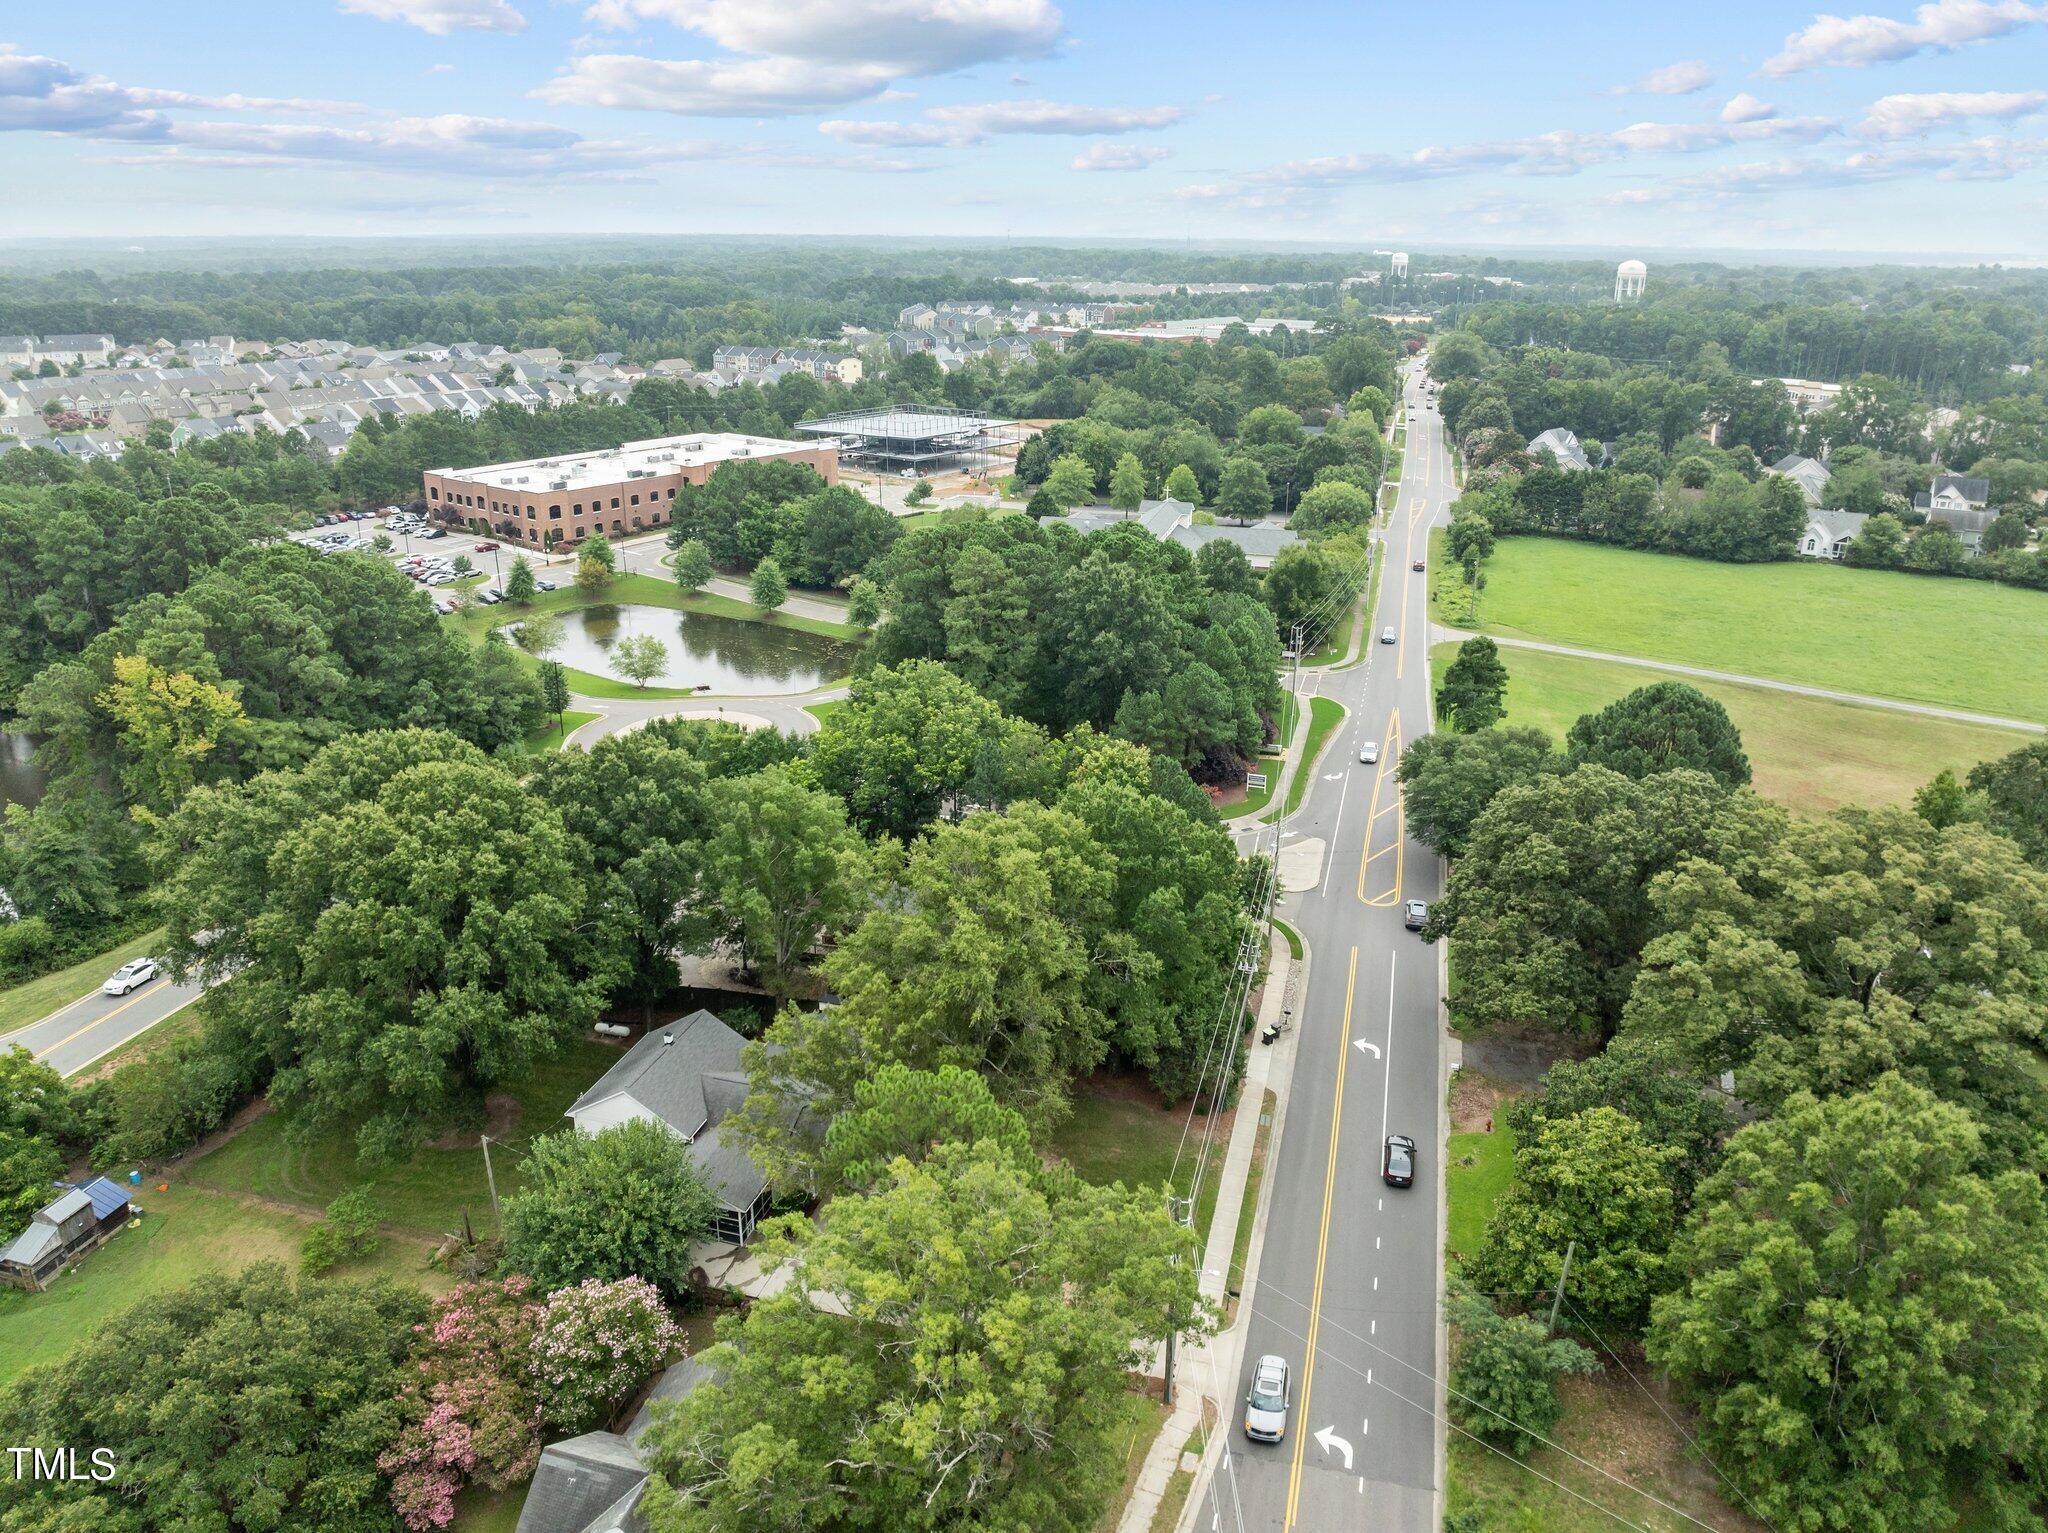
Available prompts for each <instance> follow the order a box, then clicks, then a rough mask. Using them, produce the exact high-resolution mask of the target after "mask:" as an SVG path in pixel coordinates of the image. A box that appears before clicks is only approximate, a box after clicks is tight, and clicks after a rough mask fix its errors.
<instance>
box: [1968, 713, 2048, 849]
mask: <svg viewBox="0 0 2048 1533" xmlns="http://www.w3.org/2000/svg"><path fill="white" fill-rule="evenodd" d="M1970 788H1971V790H1972V791H1973V792H1977V793H1981V794H1983V795H1984V802H1985V804H1986V806H1987V808H1988V810H1989V813H1990V820H1991V827H1992V829H1994V830H1996V831H1997V832H1998V833H1999V834H2000V835H2004V836H2010V837H2011V838H2012V839H2013V840H2014V841H2016V842H2018V843H2019V848H2020V851H2021V852H2022V853H2024V854H2025V856H2026V857H2027V860H2028V861H2030V862H2033V863H2035V864H2037V865H2039V866H2042V867H2048V741H2039V740H2037V741H2035V742H2034V743H2033V744H2032V745H2023V746H2021V747H2020V748H2019V749H2018V750H2016V751H2013V752H2012V753H2011V754H2009V755H2005V756H2000V757H1998V758H1997V759H1996V760H1993V761H1980V762H1978V763H1977V765H1975V766H1973V767H1971V768H1970Z"/></svg>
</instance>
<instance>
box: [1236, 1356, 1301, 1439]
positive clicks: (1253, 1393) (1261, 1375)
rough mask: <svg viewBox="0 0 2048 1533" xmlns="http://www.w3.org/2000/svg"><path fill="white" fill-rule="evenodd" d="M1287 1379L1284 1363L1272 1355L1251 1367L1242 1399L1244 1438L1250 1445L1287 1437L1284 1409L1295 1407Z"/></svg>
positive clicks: (1282, 1358)
mask: <svg viewBox="0 0 2048 1533" xmlns="http://www.w3.org/2000/svg"><path fill="white" fill-rule="evenodd" d="M1287 1375H1288V1368H1287V1359H1286V1358H1284V1357H1280V1356H1278V1355H1276V1354H1274V1353H1271V1352H1269V1353H1267V1354H1266V1355H1265V1356H1264V1357H1262V1358H1260V1359H1259V1360H1258V1362H1257V1363H1256V1364H1255V1365H1254V1366H1253V1368H1252V1385H1251V1388H1250V1389H1248V1390H1246V1391H1245V1397H1244V1435H1245V1436H1247V1437H1249V1438H1250V1439H1251V1440H1252V1441H1253V1442H1260V1443H1276V1442H1279V1441H1280V1440H1281V1439H1282V1438H1284V1437H1285V1436H1286V1435H1287V1408H1288V1407H1289V1406H1290V1405H1292V1404H1293V1403H1294V1391H1293V1389H1292V1388H1291V1387H1290V1386H1291V1381H1290V1380H1289V1378H1288V1376H1287Z"/></svg>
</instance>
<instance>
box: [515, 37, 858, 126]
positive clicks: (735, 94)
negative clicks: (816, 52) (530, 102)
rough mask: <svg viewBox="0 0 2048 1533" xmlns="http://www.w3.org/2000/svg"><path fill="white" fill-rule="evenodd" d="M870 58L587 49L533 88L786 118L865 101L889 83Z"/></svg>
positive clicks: (553, 96) (546, 94) (639, 107)
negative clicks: (656, 55)
mask: <svg viewBox="0 0 2048 1533" xmlns="http://www.w3.org/2000/svg"><path fill="white" fill-rule="evenodd" d="M889 79H890V76H889V74H888V73H887V72H885V71H882V70H878V69H876V68H875V67H874V66H872V65H864V64H849V65H831V64H814V63H811V62H809V61H807V60H803V59H790V58H763V59H725V60H716V59H650V58H642V57H641V56H639V55H637V54H630V53H586V54H584V55H583V56H582V57H580V58H575V59H571V60H570V61H569V62H568V63H567V64H566V65H564V66H563V67H562V69H561V70H560V71H559V72H558V73H557V74H556V75H555V77H554V78H553V79H551V80H549V81H548V82H547V83H546V84H545V85H543V86H541V87H540V88H539V89H538V90H536V91H534V92H533V94H534V95H535V96H536V97H538V98H539V99H540V100H542V101H547V102H551V103H553V104H555V105H557V106H603V107H620V108H625V109H627V110H634V111H643V112H675V113H678V114H680V115H682V116H686V117H789V116H795V115H799V114H803V113H808V112H818V111H824V110H827V109H828V108H831V107H837V106H848V105H850V104H852V103H854V102H857V101H871V100H873V99H874V98H875V97H877V96H878V95H880V94H881V92H882V90H883V88H884V87H885V86H886V85H887V84H888V83H889Z"/></svg>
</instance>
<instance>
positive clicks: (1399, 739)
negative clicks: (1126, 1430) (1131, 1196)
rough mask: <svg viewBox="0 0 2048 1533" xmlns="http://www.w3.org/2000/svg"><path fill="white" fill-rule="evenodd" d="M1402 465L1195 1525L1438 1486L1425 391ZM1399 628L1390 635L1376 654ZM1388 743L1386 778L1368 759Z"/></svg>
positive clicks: (1334, 680) (1302, 831)
mask: <svg viewBox="0 0 2048 1533" xmlns="http://www.w3.org/2000/svg"><path fill="white" fill-rule="evenodd" d="M1407 392H1408V403H1409V416H1408V438H1407V450H1406V452H1407V456H1406V472H1405V474H1404V477H1403V479H1402V485H1401V492H1400V497H1399V499H1398V500H1397V502H1396V504H1395V508H1394V512H1393V515H1392V517H1391V519H1390V523H1389V528H1388V532H1387V535H1386V543H1385V550H1386V552H1385V557H1386V560H1387V563H1386V566H1385V572H1384V574H1383V575H1382V577H1381V583H1380V593H1379V599H1378V607H1377V610H1376V611H1375V612H1374V613H1373V614H1372V618H1371V626H1370V628H1369V630H1368V631H1367V635H1366V638H1367V642H1368V648H1369V651H1370V663H1369V664H1367V665H1361V666H1358V667H1355V668H1353V669H1351V670H1347V671H1331V672H1326V673H1324V674H1323V675H1322V676H1321V677H1320V678H1319V686H1318V688H1317V691H1318V693H1319V695H1321V696H1324V697H1332V698H1335V699H1336V700H1337V701H1338V702H1340V703H1342V704H1343V705H1344V707H1345V709H1346V711H1347V717H1346V720H1345V724H1344V727H1343V728H1342V729H1341V730H1340V731H1339V732H1338V734H1337V736H1336V737H1335V739H1334V741H1333V743H1332V745H1331V746H1330V748H1329V751H1328V753H1327V754H1326V755H1325V757H1324V759H1323V762H1322V764H1321V766H1320V768H1319V770H1318V773H1317V777H1316V781H1315V782H1314V784H1313V785H1312V786H1311V788H1310V790H1309V793H1308V796H1307V798H1306V799H1305V800H1304V802H1303V804H1302V806H1301V808H1300V809H1299V810H1297V811H1296V813H1295V815H1294V817H1293V818H1292V820H1290V821H1289V823H1288V826H1287V831H1288V833H1289V839H1290V840H1294V839H1297V838H1303V837H1320V838H1322V839H1323V840H1324V841H1325V842H1326V843H1327V848H1328V850H1327V852H1326V855H1325V858H1324V863H1323V877H1322V881H1321V883H1320V884H1319V886H1318V887H1317V888H1316V889H1314V890H1311V891H1308V892H1306V893H1302V894H1295V895H1290V896H1289V897H1288V898H1287V899H1286V900H1285V901H1284V902H1283V903H1282V905H1281V911H1282V914H1283V915H1284V916H1285V917H1286V919H1287V920H1288V921H1289V922H1291V923H1292V924H1293V925H1294V926H1295V927H1296V929H1297V930H1299V931H1300V932H1301V933H1302V935H1303V936H1304V937H1305V938H1306V939H1307V942H1308V945H1309V949H1310V953H1311V958H1310V967H1309V978H1308V988H1307V993H1306V995H1305V996H1304V997H1303V998H1302V1000H1301V1002H1300V1003H1299V1007H1300V1013H1301V1014H1300V1019H1299V1022H1298V1024H1297V1025H1298V1027H1299V1029H1300V1033H1299V1037H1298V1041H1297V1045H1296V1047H1297V1052H1296V1057H1295V1065H1294V1072H1293V1077H1292V1080H1291V1083H1290V1084H1289V1086H1288V1088H1287V1089H1288V1101H1287V1106H1286V1110H1285V1117H1284V1120H1283V1122H1282V1124H1281V1130H1280V1143H1279V1147H1278V1151H1277V1154H1276V1157H1275V1160H1274V1170H1273V1176H1274V1183H1273V1191H1272V1200H1271V1205H1270V1210H1269V1213H1268V1217H1267V1221H1266V1225H1265V1232H1264V1238H1263V1242H1262V1245H1261V1247H1260V1252H1259V1255H1258V1259H1257V1264H1256V1270H1255V1276H1254V1278H1253V1281H1252V1283H1251V1285H1250V1286H1249V1287H1248V1288H1247V1290H1246V1292H1245V1295H1244V1298H1245V1301H1246V1302H1247V1303H1248V1304H1249V1306H1250V1309H1251V1318H1250V1321H1249V1324H1248V1330H1247V1333H1246V1338H1245V1344H1244V1349H1243V1357H1242V1366H1241V1368H1240V1372H1239V1377H1238V1380H1237V1384H1236V1392H1235V1394H1234V1395H1233V1397H1232V1398H1231V1399H1229V1400H1225V1401H1223V1402H1220V1403H1221V1405H1222V1407H1223V1409H1224V1411H1225V1419H1226V1421H1227V1422H1228V1423H1229V1425H1230V1430H1231V1438H1230V1452H1229V1455H1228V1457H1227V1459H1226V1460H1225V1462H1224V1463H1223V1465H1222V1466H1221V1467H1220V1468H1219V1470H1218V1471H1217V1473H1216V1474H1215V1476H1214V1477H1213V1478H1212V1479H1211V1481H1210V1484H1209V1488H1208V1490H1207V1492H1206V1494H1205V1499H1204V1501H1203V1504H1202V1505H1201V1506H1199V1507H1198V1508H1197V1509H1196V1511H1195V1517H1194V1521H1193V1524H1192V1526H1193V1527H1194V1528H1196V1529H1198V1530H1201V1533H1212V1530H1213V1533H1240V1530H1243V1533H1285V1530H1291V1529H1303V1530H1314V1533H1320V1530H1324V1529H1345V1530H1351V1529H1404V1530H1405V1529H1427V1528H1433V1527H1434V1526H1435V1499H1436V1483H1437V1467H1436V1465H1437V1459H1436V1445H1437V1431H1436V1421H1435V1414H1434V1413H1435V1410H1436V1382H1435V1381H1436V1375H1437V1365H1438V1359H1437V1337H1438V1323H1437V1297H1438V1287H1439V1279H1438V1271H1439V1264H1440V1261H1441V1252H1442V1240H1441V1236H1440V1234H1439V1229H1438V1218H1439V1188H1440V1186H1441V1178H1442V1174H1443V1166H1442V1162H1441V1144H1442V1139H1443V1134H1442V1127H1443V1125H1442V1118H1443V1084H1442V1083H1443V1073H1442V1064H1441V1061H1440V1057H1439V1056H1440V1048H1439V1039H1440V1028H1439V1021H1438V998H1437V976H1438V964H1437V953H1436V950H1435V949H1434V948H1431V947H1427V946H1425V945H1424V944H1423V943H1422V942H1421V941H1420V940H1419V939H1418V938H1416V937H1415V936H1414V935H1413V934H1412V933H1410V932H1408V931H1407V930H1406V929H1405V928H1404V926H1403V924H1402V912H1401V903H1402V901H1404V900H1407V899H1423V900H1431V899H1434V898H1435V897H1436V894H1437V882H1438V878H1439V864H1438V862H1437V859H1436V857H1435V855H1434V854H1433V853H1431V852H1430V851H1429V850H1428V849H1427V848H1425V847H1422V846H1419V845H1411V844H1409V842H1408V841H1407V838H1406V826H1405V823H1404V817H1403V810H1402V805H1401V800H1400V792H1399V784H1398V783H1397V781H1396V779H1395V776H1394V765H1395V763H1396V761H1397V760H1398V758H1399V755H1400V750H1401V746H1402V745H1403V744H1404V743H1405V742H1407V741H1408V740H1412V739H1413V738H1415V736H1417V735H1418V734H1420V733H1422V732H1424V731H1426V730H1427V729H1428V728H1429V727H1430V707H1429V604H1428V591H1427V587H1426V584H1425V581H1426V580H1427V576H1426V575H1425V574H1420V573H1416V572H1414V571H1413V570H1412V569H1411V565H1412V563H1413V561H1414V560H1416V559H1419V558H1423V557H1424V556H1425V555H1426V553H1427V551H1428V528H1429V525H1430V523H1431V522H1432V521H1433V520H1435V519H1437V518H1439V517H1440V516H1441V515H1442V514H1443V512H1444V508H1445V507H1446V506H1447V505H1448V504H1449V501H1450V500H1451V498H1452V497H1453V495H1454V494H1455V490H1454V487H1453V483H1452V475H1451V463H1450V458H1449V456H1448V455H1447V453H1446V452H1445V449H1444V445H1443V431H1442V424H1441V422H1440V421H1439V419H1438V417H1437V415H1436V412H1435V411H1434V410H1433V409H1431V408H1429V407H1428V406H1427V404H1426V402H1425V401H1424V400H1423V398H1422V395H1421V393H1420V390H1419V388H1418V387H1417V386H1416V385H1415V384H1414V383H1413V382H1412V381H1411V382H1410V383H1409V385H1408V386H1407ZM1386 627H1392V628H1393V629H1394V631H1395V634H1396V637H1397V641H1398V642H1396V643H1394V644H1392V645H1383V644H1381V643H1380V642H1379V635H1380V632H1381V630H1382V629H1383V628H1386ZM1366 740H1377V741H1378V742H1379V743H1380V761H1379V764H1378V765H1376V766H1364V765H1361V764H1360V762H1359V760H1358V755H1359V746H1360V745H1361V744H1362V743H1363V742H1364V741H1366ZM1389 1132H1392V1133H1400V1134H1406V1135H1408V1136H1409V1137H1410V1138H1412V1139H1414V1140H1415V1141H1416V1143H1417V1145H1418V1146H1419V1147H1420V1148H1419V1152H1418V1164H1417V1168H1416V1169H1417V1175H1416V1183H1415V1186H1414V1187H1412V1188H1409V1189H1405V1190H1397V1189H1395V1188H1391V1187H1388V1186H1386V1185H1385V1184H1384V1183H1383V1182H1382V1181H1381V1179H1380V1150H1381V1144H1382V1142H1383V1139H1384V1137H1385V1135H1386V1134H1388V1133H1389ZM1268 1352H1273V1353H1278V1354H1280V1355H1281V1356H1282V1357H1285V1358H1286V1359H1288V1361H1289V1363H1290V1364H1291V1365H1292V1368H1293V1376H1294V1406H1293V1410H1292V1413H1291V1417H1290V1424H1289V1430H1288V1435H1287V1438H1286V1440H1285V1441H1284V1442H1281V1443H1279V1444H1277V1445H1272V1446H1267V1445H1262V1444H1257V1443H1252V1442H1250V1441H1248V1440H1247V1439H1246V1438H1245V1437H1244V1435H1243V1432H1242V1431H1241V1430H1240V1428H1241V1426H1242V1402H1243V1399H1244V1394H1245V1391H1246V1389H1247V1388H1248V1386H1249V1383H1250V1376H1251V1368H1252V1365H1253V1363H1254V1362H1255V1361H1256V1359H1257V1358H1258V1357H1259V1356H1260V1355H1261V1354H1264V1353H1268Z"/></svg>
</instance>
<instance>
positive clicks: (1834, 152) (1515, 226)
mask: <svg viewBox="0 0 2048 1533" xmlns="http://www.w3.org/2000/svg"><path fill="white" fill-rule="evenodd" d="M8 10H9V12H11V14H9V15H6V16H0V237H4V236H5V235H6V234H15V235H25V236H61V237H81V236H83V237H106V238H114V239H127V238H134V237H138V236H145V235H192V234H197V235H211V236H216V237H219V236H252V237H255V236H271V235H314V234H324V235H376V234H429V235H435V236H440V237H448V236H460V235H462V234H465V233H470V234H474V236H475V237H476V238H477V239H478V240H479V241H480V242H485V243H494V242H497V241H501V240H504V239H507V238H513V237H517V236H519V235H522V234H539V233H548V234H569V235H575V234H579V233H587V234H592V235H596V234H607V233H678V234H681V233H702V234H740V233H760V234H814V235H815V234H822V235H835V234H836V235H873V234H893V235H925V236H941V237H943V236H962V235H966V236H995V237H1008V238H1016V239H1038V238H1119V239H1126V238H1127V239H1147V240H1183V239H1188V240H1205V239H1233V240H1251V241H1273V242H1276V243H1277V242H1281V241H1290V242H1291V241H1304V240H1305V241H1315V242H1324V243H1332V244H1342V245H1347V246H1359V247H1365V248H1371V247H1373V246H1377V245H1386V246H1388V247H1390V248H1391V247H1394V246H1397V245H1398V246H1401V247H1405V246H1407V245H1410V244H1413V245H1416V246H1419V247H1425V248H1430V247H1434V248H1443V247H1446V246H1457V245H1460V244H1474V245H1479V244H1483V245H1509V246H1512V245H1519V244H1526V245H1558V244H1571V245H1580V246H1591V247H1596V248H1607V247H1612V248H1613V249H1614V250H1615V251H1616V252H1617V253H1622V254H1625V253H1627V251H1629V250H1631V249H1644V250H1652V249H1654V250H1679V249H1729V248H1749V249H1784V250H1788V251H1794V250H1796V251H1805V252H1819V251H1829V250H1856V251H1876V252H1883V251H1893V252H1913V253H1933V252H1944V253H1952V254H1954V255H1959V256H1979V257H1986V258H2005V259H2018V260H2026V261H2030V262H2039V261H2041V260H2044V259H2048V3H2040V4H2036V3H2031V0H1931V3H1928V4H1922V5H1918V6H1911V7H1909V6H1903V5H1894V4H1886V5H1885V6H1884V8H1882V9H1878V10H1871V11H1861V10H1857V9H1855V8H1854V6H1853V4H1852V5H1845V6H1844V8H1843V13H1842V14H1839V15H1837V14H1831V13H1825V12H1818V11H1815V10H1814V9H1812V7H1811V6H1810V5H1785V4H1764V3H1752V0H1722V3H1718V4H1715V5H1711V6H1701V5H1683V6H1681V5H1676V4H1671V3H1668V0H1644V3H1641V4H1637V5H1626V6H1625V5H1617V4H1607V3H1604V0H1592V3H1578V4H1574V5H1572V6H1569V7H1565V6H1540V7H1539V6H1537V5H1534V4H1530V3H1528V0H1517V3H1513V4H1508V3H1477V0H1440V3H1420V0H1418V3H1408V4H1398V5H1390V4H1384V3H1379V0H1352V3H1346V0H1286V3H1282V4H1269V5H1249V4H1243V3H1238V4H1222V3H1217V0H1177V3H1171V4H1168V3H1154V0H1068V3H1064V4H1056V3H1054V0H183V3H179V0H170V3H166V0H99V3H97V4H95V5H94V6H92V7H90V8H80V7H75V6H50V5H44V6H35V7H31V6H26V5H17V6H10V7H8ZM1545 16H1547V17H1548V18H1550V19H1542V18H1544V17H1545Z"/></svg>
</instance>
